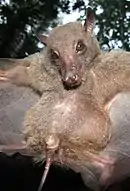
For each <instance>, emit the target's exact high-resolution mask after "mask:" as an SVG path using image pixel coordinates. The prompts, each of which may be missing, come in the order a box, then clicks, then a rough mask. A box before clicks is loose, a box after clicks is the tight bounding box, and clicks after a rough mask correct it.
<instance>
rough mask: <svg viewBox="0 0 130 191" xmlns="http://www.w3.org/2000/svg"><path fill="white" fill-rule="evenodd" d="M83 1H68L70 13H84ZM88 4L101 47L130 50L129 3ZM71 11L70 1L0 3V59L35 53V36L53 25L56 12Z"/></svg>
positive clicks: (100, 1) (97, 1)
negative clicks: (93, 12) (92, 13)
mask: <svg viewBox="0 0 130 191" xmlns="http://www.w3.org/2000/svg"><path fill="white" fill-rule="evenodd" d="M86 2H87V1H86V0H75V1H71V5H72V10H76V9H78V10H79V12H81V11H84V10H85V3H86ZM89 5H91V6H92V7H93V8H94V10H95V11H96V26H97V27H98V28H99V30H98V33H97V37H98V39H99V41H100V44H101V47H102V48H103V49H109V50H110V49H112V48H116V47H119V48H123V49H125V50H130V1H129V0H89ZM70 10H71V8H70V1H69V0H53V1H51V0H10V3H6V0H1V1H0V57H24V56H25V55H26V54H32V53H34V52H36V51H38V47H37V44H38V41H39V40H38V39H37V38H36V34H37V33H38V32H40V31H43V32H46V31H47V29H48V27H53V26H56V25H57V24H58V22H59V20H58V13H59V12H64V13H67V14H68V13H70ZM84 17H85V16H84ZM84 17H83V18H84ZM83 18H81V19H83Z"/></svg>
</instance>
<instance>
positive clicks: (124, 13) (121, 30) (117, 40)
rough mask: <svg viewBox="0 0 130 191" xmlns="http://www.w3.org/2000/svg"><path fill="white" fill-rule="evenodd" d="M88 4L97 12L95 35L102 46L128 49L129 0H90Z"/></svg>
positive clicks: (129, 26)
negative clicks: (96, 31) (96, 30)
mask: <svg viewBox="0 0 130 191" xmlns="http://www.w3.org/2000/svg"><path fill="white" fill-rule="evenodd" d="M89 5H91V6H92V7H94V10H95V11H96V12H97V14H96V25H97V26H98V27H99V31H98V34H97V36H98V39H99V41H100V43H101V46H102V48H105V49H109V50H111V49H113V48H117V47H118V48H123V49H125V50H130V1H129V0H93V1H92V0H90V1H89ZM97 10H98V11H97ZM99 11H100V13H99V14H98V12H99Z"/></svg>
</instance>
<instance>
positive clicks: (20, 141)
mask: <svg viewBox="0 0 130 191" xmlns="http://www.w3.org/2000/svg"><path fill="white" fill-rule="evenodd" d="M38 98H39V96H38V95H37V94H36V93H34V92H33V91H32V90H31V89H29V88H25V87H17V86H15V85H12V84H11V83H7V82H6V83H5V82H0V152H4V153H7V154H13V153H15V152H20V153H21V154H28V151H27V149H26V144H25V142H24V138H23V135H22V123H23V120H24V116H25V113H26V111H27V110H28V109H29V108H30V107H31V105H33V104H34V103H35V102H36V101H37V99H38Z"/></svg>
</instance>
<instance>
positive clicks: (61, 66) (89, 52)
mask: <svg viewBox="0 0 130 191" xmlns="http://www.w3.org/2000/svg"><path fill="white" fill-rule="evenodd" d="M93 28H94V14H93V11H92V10H91V8H88V9H87V16H86V20H85V22H84V24H83V25H82V24H81V23H80V22H71V23H68V24H65V25H62V26H59V27H56V28H54V29H53V30H52V31H51V32H50V35H49V36H48V37H47V36H44V35H39V39H40V40H41V42H43V43H44V44H45V45H46V46H47V48H48V52H49V56H50V58H51V60H52V64H54V65H55V66H56V67H57V68H58V70H59V72H60V74H61V78H62V80H63V83H64V84H65V85H66V87H68V88H72V87H76V86H79V85H80V84H81V83H82V81H84V80H85V79H84V77H85V71H86V70H87V69H89V67H90V65H91V62H92V60H93V59H94V58H95V56H97V54H98V53H99V45H98V43H97V40H96V39H95V37H94V36H93ZM86 66H87V68H86Z"/></svg>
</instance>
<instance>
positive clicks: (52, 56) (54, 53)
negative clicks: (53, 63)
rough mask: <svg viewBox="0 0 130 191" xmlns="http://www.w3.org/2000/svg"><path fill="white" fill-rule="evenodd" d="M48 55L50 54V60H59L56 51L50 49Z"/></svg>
mask: <svg viewBox="0 0 130 191" xmlns="http://www.w3.org/2000/svg"><path fill="white" fill-rule="evenodd" d="M50 53H51V58H52V59H53V60H57V59H59V52H58V51H56V50H53V49H51V50H50Z"/></svg>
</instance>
